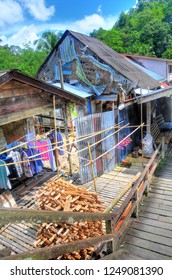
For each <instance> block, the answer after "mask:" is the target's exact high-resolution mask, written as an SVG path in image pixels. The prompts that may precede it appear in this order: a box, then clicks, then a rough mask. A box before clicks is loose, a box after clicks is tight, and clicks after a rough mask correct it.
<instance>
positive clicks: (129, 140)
mask: <svg viewBox="0 0 172 280" xmlns="http://www.w3.org/2000/svg"><path fill="white" fill-rule="evenodd" d="M131 142H132V139H131V138H130V137H127V138H125V139H124V140H123V141H122V142H121V143H120V144H117V145H116V148H117V149H119V150H124V148H125V147H127V146H128V145H129V144H130V143H131Z"/></svg>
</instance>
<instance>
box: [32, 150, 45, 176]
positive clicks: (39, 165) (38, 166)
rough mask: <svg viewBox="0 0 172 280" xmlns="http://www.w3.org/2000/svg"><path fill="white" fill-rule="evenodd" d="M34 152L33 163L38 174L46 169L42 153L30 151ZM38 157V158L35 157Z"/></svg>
mask: <svg viewBox="0 0 172 280" xmlns="http://www.w3.org/2000/svg"><path fill="white" fill-rule="evenodd" d="M30 150H31V151H32V154H33V156H34V157H33V159H34V161H33V163H34V164H35V172H36V174H38V173H40V172H42V168H43V167H44V164H43V162H42V159H41V155H40V152H39V151H38V150H36V149H33V148H32V149H30ZM35 155H36V156H35Z"/></svg>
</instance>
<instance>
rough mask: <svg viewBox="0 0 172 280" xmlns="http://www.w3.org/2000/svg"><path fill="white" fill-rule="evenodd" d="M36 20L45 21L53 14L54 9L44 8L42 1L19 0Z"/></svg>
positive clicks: (51, 7) (52, 7)
mask: <svg viewBox="0 0 172 280" xmlns="http://www.w3.org/2000/svg"><path fill="white" fill-rule="evenodd" d="M19 1H20V2H21V3H23V5H24V7H25V8H26V9H28V11H29V13H30V14H31V16H33V17H34V18H35V19H37V20H41V21H46V20H48V19H50V17H51V16H53V15H54V13H55V7H54V6H50V7H46V4H45V1H44V0H19Z"/></svg>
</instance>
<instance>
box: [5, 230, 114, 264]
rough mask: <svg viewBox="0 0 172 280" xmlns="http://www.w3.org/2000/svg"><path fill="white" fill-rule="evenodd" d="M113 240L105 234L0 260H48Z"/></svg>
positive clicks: (110, 235)
mask: <svg viewBox="0 0 172 280" xmlns="http://www.w3.org/2000/svg"><path fill="white" fill-rule="evenodd" d="M113 238H115V234H107V235H103V236H99V237H92V238H88V239H86V240H79V241H78V240H77V241H75V242H72V243H69V244H63V245H59V244H57V245H54V246H51V247H45V248H39V249H36V250H32V251H29V252H24V253H20V254H16V255H11V256H8V257H5V258H2V259H1V260H5V259H6V260H24V259H26V260H28V259H29V260H49V259H53V258H57V257H59V256H62V255H64V254H68V253H71V252H73V251H76V250H80V249H85V248H88V247H91V246H93V247H94V246H95V245H97V244H99V245H101V244H102V243H105V242H108V241H111V240H112V239H113Z"/></svg>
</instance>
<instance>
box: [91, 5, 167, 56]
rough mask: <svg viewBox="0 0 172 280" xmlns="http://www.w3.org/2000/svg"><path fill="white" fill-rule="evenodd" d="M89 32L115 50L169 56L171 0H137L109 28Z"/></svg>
mask: <svg viewBox="0 0 172 280" xmlns="http://www.w3.org/2000/svg"><path fill="white" fill-rule="evenodd" d="M90 35H91V36H93V37H96V38H98V39H100V40H101V41H103V42H104V43H105V44H107V45H108V46H110V47H111V48H113V49H114V50H115V51H117V52H122V53H127V54H135V55H144V56H155V57H160V58H168V59H172V0H159V1H158V0H156V1H155V0H140V1H138V3H137V5H136V6H135V7H134V8H132V9H131V10H129V11H128V12H127V13H124V12H122V13H121V14H120V16H119V19H118V21H117V22H116V23H115V24H114V26H113V28H112V29H111V30H105V29H102V28H100V29H99V30H94V31H93V32H92V33H91V34H90Z"/></svg>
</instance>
